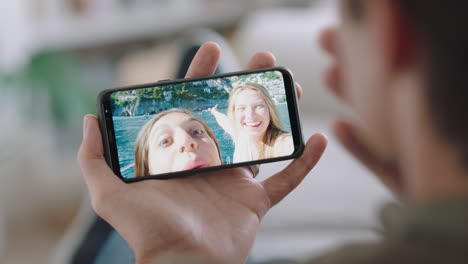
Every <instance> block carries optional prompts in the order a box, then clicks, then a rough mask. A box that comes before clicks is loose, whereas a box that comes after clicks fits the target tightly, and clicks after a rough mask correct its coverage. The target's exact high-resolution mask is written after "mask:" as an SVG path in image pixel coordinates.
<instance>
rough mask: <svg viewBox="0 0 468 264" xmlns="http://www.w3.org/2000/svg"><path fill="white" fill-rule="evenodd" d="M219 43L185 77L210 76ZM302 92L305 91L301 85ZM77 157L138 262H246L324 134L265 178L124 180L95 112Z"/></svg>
mask: <svg viewBox="0 0 468 264" xmlns="http://www.w3.org/2000/svg"><path fill="white" fill-rule="evenodd" d="M219 52H220V51H219V47H217V46H216V45H213V44H206V45H204V46H203V47H201V48H200V50H199V51H198V53H197V55H196V56H195V58H194V60H193V62H192V64H191V66H190V68H189V70H188V73H187V77H196V76H203V75H210V74H212V73H213V72H214V70H215V69H216V65H217V61H218V59H219ZM274 65H275V60H274V57H273V56H272V55H271V54H270V53H264V52H263V53H262V52H261V53H257V54H256V55H255V56H254V57H253V58H252V60H251V61H250V63H249V64H248V65H247V69H256V68H266V67H272V66H274ZM297 91H298V96H300V95H301V89H300V87H299V86H297ZM85 124H86V125H85V129H84V130H85V137H84V140H83V143H82V145H81V148H80V153H79V155H78V156H79V158H78V160H79V163H80V167H81V169H82V171H83V175H84V177H85V180H86V183H87V186H88V189H89V192H90V195H91V201H92V203H93V207H94V209H95V211H96V212H97V213H98V214H99V215H100V216H101V217H103V218H104V219H105V220H106V221H108V222H109V223H110V224H111V225H113V226H114V228H115V229H116V230H117V231H118V232H119V233H120V234H121V235H122V236H123V237H124V238H125V239H126V240H127V242H128V244H129V245H130V247H131V248H132V249H133V252H134V253H135V256H136V259H137V262H138V263H144V262H150V260H151V259H154V257H155V256H158V255H161V254H163V253H167V252H172V253H175V254H177V253H181V252H183V253H186V254H194V255H197V256H201V257H207V258H208V259H214V260H216V261H217V262H219V263H241V262H242V261H244V260H245V259H246V257H247V255H248V252H249V250H250V248H251V246H252V244H253V241H254V238H255V233H256V231H257V229H258V227H259V225H260V220H261V218H262V217H263V216H264V215H265V213H266V212H267V211H268V210H269V209H270V208H271V206H273V205H275V204H276V203H278V202H279V201H280V200H282V199H283V198H284V197H285V196H286V195H288V194H289V193H290V192H291V191H292V190H293V189H294V188H295V187H296V186H297V185H298V184H299V183H300V182H301V181H302V179H303V178H304V177H305V176H306V175H307V174H308V173H309V172H310V170H311V169H312V168H313V167H314V166H315V164H316V163H317V162H318V160H319V159H320V157H321V155H322V153H323V151H324V150H325V147H326V143H327V140H326V138H325V137H324V136H323V135H314V136H313V137H311V139H309V142H308V143H307V144H306V147H305V150H304V154H303V155H302V156H301V157H299V158H298V159H296V160H294V161H293V162H292V163H291V164H289V165H288V167H287V168H285V169H284V170H282V171H280V172H278V173H277V174H275V175H272V176H271V177H269V178H267V179H266V180H264V181H262V182H258V181H257V180H255V179H253V178H252V174H251V172H250V171H249V170H248V169H246V168H236V169H230V170H222V171H218V172H211V173H205V174H199V175H194V176H191V177H186V178H179V179H172V180H167V181H162V180H161V181H156V180H152V181H142V182H138V183H133V184H125V183H123V182H122V181H120V180H119V179H118V178H117V177H116V176H115V175H114V174H113V173H112V171H111V170H110V168H109V167H108V166H107V164H106V162H105V159H104V157H103V149H102V141H101V133H100V131H99V125H98V121H97V119H96V117H89V116H88V117H86V118H85Z"/></svg>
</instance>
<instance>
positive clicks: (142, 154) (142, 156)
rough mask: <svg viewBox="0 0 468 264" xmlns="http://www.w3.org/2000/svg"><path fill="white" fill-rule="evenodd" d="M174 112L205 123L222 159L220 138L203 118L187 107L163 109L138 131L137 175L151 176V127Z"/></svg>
mask: <svg viewBox="0 0 468 264" xmlns="http://www.w3.org/2000/svg"><path fill="white" fill-rule="evenodd" d="M173 113H182V114H186V115H188V116H190V117H191V118H193V119H195V120H196V121H198V122H200V124H202V125H203V128H204V129H205V130H206V132H207V133H208V135H209V136H210V138H211V139H213V141H214V143H215V144H216V149H217V150H218V155H219V158H220V160H222V159H221V153H220V151H219V144H218V140H217V139H216V137H215V135H214V134H213V131H211V129H210V128H209V127H208V125H207V124H206V123H205V122H204V121H203V120H201V119H200V118H199V117H198V116H196V115H195V114H193V113H192V112H191V111H189V110H187V109H181V108H174V109H170V110H166V111H163V112H161V113H159V114H158V115H156V116H155V117H153V118H152V119H151V120H150V121H148V122H147V123H146V124H145V125H144V126H143V127H142V128H141V130H140V132H139V133H138V136H137V139H136V143H135V177H141V176H149V175H150V173H149V165H148V155H149V145H150V144H149V138H150V134H151V129H152V128H153V126H154V125H155V124H156V122H158V121H159V120H160V119H161V118H162V117H164V116H166V115H169V114H173Z"/></svg>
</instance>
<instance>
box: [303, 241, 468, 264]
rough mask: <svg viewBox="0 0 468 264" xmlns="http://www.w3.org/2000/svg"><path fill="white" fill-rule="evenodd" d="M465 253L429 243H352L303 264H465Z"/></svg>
mask: <svg viewBox="0 0 468 264" xmlns="http://www.w3.org/2000/svg"><path fill="white" fill-rule="evenodd" d="M467 260H468V259H467V254H466V252H464V250H457V249H456V248H453V247H447V248H444V247H435V246H434V245H431V244H430V243H414V242H411V243H410V242H403V241H398V242H396V241H394V242H393V241H386V242H385V241H383V242H380V243H361V244H351V245H347V246H344V247H341V248H339V249H336V250H333V251H330V252H328V253H326V254H324V255H322V256H320V257H317V258H315V259H311V260H309V261H306V262H304V264H376V263H378V264H386V263H389V264H390V263H392V264H394V263H399V264H407V263H408V264H410V263H411V264H420V263H421V264H422V263H424V264H432V263H434V264H435V263H455V264H458V263H460V264H461V263H468V262H467Z"/></svg>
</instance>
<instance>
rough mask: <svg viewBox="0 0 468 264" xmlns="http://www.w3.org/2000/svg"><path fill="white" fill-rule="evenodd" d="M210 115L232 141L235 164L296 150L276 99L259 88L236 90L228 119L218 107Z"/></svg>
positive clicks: (247, 86) (230, 96) (232, 93)
mask: <svg viewBox="0 0 468 264" xmlns="http://www.w3.org/2000/svg"><path fill="white" fill-rule="evenodd" d="M211 113H212V114H213V115H214V116H215V118H216V121H217V122H218V124H219V125H220V126H221V127H222V128H223V129H224V130H225V131H226V132H227V133H229V134H230V135H231V137H232V138H233V141H234V144H235V150H234V158H233V161H234V163H238V162H245V161H252V160H258V159H268V158H274V157H281V156H286V155H290V154H292V152H293V150H294V144H293V139H292V135H291V134H290V133H287V132H286V131H285V130H284V128H283V125H282V123H281V119H280V115H279V111H278V109H277V108H276V106H275V103H274V101H273V99H272V98H271V96H270V94H269V93H268V91H267V90H266V89H265V87H263V86H262V85H260V84H255V83H247V84H245V85H242V86H239V87H236V88H234V89H233V90H232V91H231V94H230V95H229V106H228V113H227V116H226V115H224V114H222V113H221V112H219V111H218V109H217V105H216V106H215V107H213V108H212V109H211Z"/></svg>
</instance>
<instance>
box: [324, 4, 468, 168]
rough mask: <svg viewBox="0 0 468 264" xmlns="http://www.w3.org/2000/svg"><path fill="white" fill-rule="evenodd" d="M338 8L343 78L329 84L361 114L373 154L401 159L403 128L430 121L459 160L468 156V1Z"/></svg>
mask: <svg viewBox="0 0 468 264" xmlns="http://www.w3.org/2000/svg"><path fill="white" fill-rule="evenodd" d="M340 12H341V18H342V23H341V26H340V28H339V30H338V31H337V32H336V38H337V39H336V41H335V42H334V43H335V45H334V46H331V47H329V49H330V50H331V53H334V54H335V55H336V56H337V59H338V66H337V68H336V69H334V71H335V73H333V74H332V75H340V77H339V78H335V79H337V80H338V79H339V83H332V85H331V86H332V87H333V89H334V90H335V92H336V93H338V94H339V95H340V96H341V97H342V98H343V99H344V100H345V101H346V102H348V103H349V104H350V106H351V107H352V108H353V109H354V110H355V111H356V112H357V114H358V115H359V116H360V117H361V118H362V121H363V124H364V126H363V128H364V129H363V131H361V132H363V134H364V135H365V136H364V140H365V141H366V145H367V146H368V147H369V148H370V149H371V150H372V152H373V153H374V154H376V155H378V156H379V157H381V158H382V159H386V160H397V159H399V158H401V155H402V153H401V150H402V148H401V144H402V139H401V137H402V136H403V135H404V136H407V134H405V133H409V132H408V129H407V128H406V127H403V126H406V125H407V124H408V122H409V123H415V122H413V121H415V120H416V121H419V119H424V118H425V119H427V122H426V123H427V124H428V127H429V128H430V130H431V131H432V132H433V135H435V136H434V137H435V138H438V139H440V140H441V141H442V142H445V143H446V144H447V146H449V147H450V148H453V149H454V150H455V151H456V152H457V158H458V159H459V160H458V162H459V163H460V164H461V163H463V162H464V161H468V118H466V117H465V112H466V110H465V109H464V105H465V104H464V101H463V100H465V98H468V87H467V88H465V86H468V74H466V73H464V69H465V65H464V64H465V63H467V62H468V51H467V47H468V20H466V19H464V16H465V14H466V13H467V12H468V2H466V1H440V0H342V1H341V10H340ZM335 77H336V76H335ZM332 78H333V77H332ZM332 82H333V81H332ZM408 90H414V91H408ZM413 95H415V96H414V97H413ZM406 97H411V98H406ZM407 116H410V117H407ZM401 119H406V120H407V121H406V123H405V122H402V121H401ZM421 122H422V121H421ZM405 129H407V131H405V132H401V131H403V130H405ZM413 132H414V133H416V132H417V133H419V132H420V131H418V130H417V129H414V130H413ZM413 136H414V137H415V138H417V135H413ZM406 143H408V142H406ZM410 143H411V142H410Z"/></svg>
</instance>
